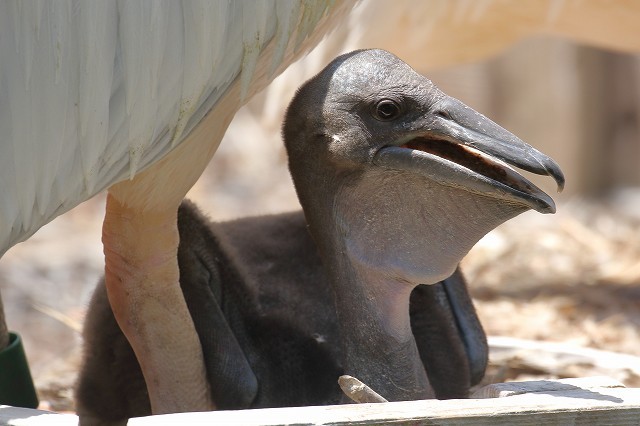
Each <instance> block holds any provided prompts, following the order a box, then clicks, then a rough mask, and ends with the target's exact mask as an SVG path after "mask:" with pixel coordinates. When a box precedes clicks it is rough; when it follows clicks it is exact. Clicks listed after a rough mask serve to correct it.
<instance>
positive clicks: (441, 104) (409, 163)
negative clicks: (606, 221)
mask: <svg viewBox="0 0 640 426" xmlns="http://www.w3.org/2000/svg"><path fill="white" fill-rule="evenodd" d="M432 111H433V112H432V113H430V114H429V117H428V118H425V119H424V123H423V124H422V125H419V126H417V128H414V129H413V130H412V131H411V132H409V133H408V134H407V135H405V136H403V137H401V138H399V139H397V140H395V141H394V142H393V143H392V144H390V145H387V146H385V147H383V148H382V149H380V150H379V151H378V152H377V153H376V155H375V157H374V162H375V163H376V164H378V165H381V166H384V167H390V168H394V169H402V170H407V169H410V170H411V171H414V172H417V173H420V174H423V175H426V176H427V177H429V178H431V179H433V180H436V181H438V182H440V183H442V184H444V185H450V186H455V187H458V188H464V189H466V190H468V191H471V192H475V193H481V194H483V195H488V196H491V197H495V198H501V199H505V200H507V201H511V202H519V203H521V204H525V205H526V206H527V207H529V208H532V209H534V210H537V211H539V212H540V213H554V212H555V203H554V202H553V199H552V198H551V197H550V196H549V195H547V194H546V193H545V192H544V191H542V190H541V189H539V188H538V187H537V186H535V185H534V184H533V183H532V182H530V181H529V180H528V179H526V178H525V177H524V176H522V175H521V174H520V173H518V172H517V171H516V170H514V168H512V167H510V166H509V165H511V166H515V167H517V168H520V169H522V170H526V171H529V172H532V173H535V174H539V175H548V176H551V177H552V178H553V179H554V180H555V181H556V184H557V187H558V192H560V191H562V188H563V187H564V176H563V174H562V171H561V170H560V167H559V166H558V164H557V163H556V162H555V161H553V160H552V159H551V158H549V157H548V156H546V155H544V154H543V153H541V152H540V151H538V150H536V149H535V148H533V147H532V146H530V145H528V144H527V143H525V142H524V141H522V140H521V139H520V138H518V137H517V136H515V135H513V134H512V133H510V132H508V131H507V130H505V129H503V128H502V127H500V126H498V125H497V124H496V123H494V122H493V121H491V120H489V119H488V118H487V117H485V116H483V115H482V114H480V113H478V112H476V111H474V110H473V109H471V108H469V107H468V106H466V105H465V104H463V103H462V102H460V101H458V100H457V99H454V98H452V97H449V96H444V97H443V98H442V99H441V100H440V101H438V102H437V103H436V104H435V105H434V106H433V108H432Z"/></svg>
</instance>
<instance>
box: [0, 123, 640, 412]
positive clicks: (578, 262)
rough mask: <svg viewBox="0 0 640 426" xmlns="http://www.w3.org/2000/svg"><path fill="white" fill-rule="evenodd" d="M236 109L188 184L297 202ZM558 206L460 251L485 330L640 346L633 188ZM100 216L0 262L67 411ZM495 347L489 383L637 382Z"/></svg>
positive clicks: (93, 205) (92, 210) (220, 197)
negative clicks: (203, 170) (205, 164)
mask: <svg viewBox="0 0 640 426" xmlns="http://www.w3.org/2000/svg"><path fill="white" fill-rule="evenodd" d="M246 115H247V114H246ZM245 118H246V120H245V121H243V122H242V123H243V124H242V125H240V124H238V125H234V126H232V128H231V130H230V132H229V135H228V136H227V139H226V142H225V143H223V146H222V147H221V149H220V151H219V154H217V155H216V158H215V159H214V163H213V164H212V166H211V167H210V169H209V170H208V172H207V174H206V175H205V177H204V178H203V179H202V180H201V181H200V182H199V183H198V185H197V186H196V187H195V188H194V190H193V191H192V192H191V194H190V196H191V197H192V198H193V199H195V200H197V202H198V203H199V204H200V205H201V206H202V207H203V209H204V210H206V211H207V212H209V213H210V215H211V216H212V217H213V218H216V219H224V218H230V217H236V216H240V215H250V214H259V213H264V212H277V211H283V210H291V209H294V208H296V206H297V202H296V199H295V194H294V192H293V189H292V187H291V183H290V181H289V179H288V175H287V172H286V165H285V158H284V156H283V154H282V152H281V150H280V149H279V146H280V145H279V142H278V141H277V140H275V141H274V140H268V141H266V142H264V143H251V142H252V141H247V140H246V136H245V135H247V132H249V133H250V132H252V131H253V130H255V129H257V126H258V124H257V123H254V122H253V121H252V119H251V116H250V115H247V116H246V117H245ZM257 131H258V133H257V134H260V132H259V130H257ZM276 133H277V132H276ZM229 140H233V142H229ZM231 176H233V178H232V177H231ZM558 211H559V212H558V214H556V215H555V216H542V215H539V214H536V213H527V214H525V215H522V216H520V217H519V218H516V219H515V220H513V221H511V222H509V223H507V224H505V225H504V226H502V227H501V228H499V229H498V230H496V231H494V232H493V233H491V234H489V235H488V236H487V237H486V238H485V239H483V240H482V241H481V242H480V243H479V244H478V245H477V246H476V247H475V248H474V250H473V251H472V252H471V253H470V255H469V256H468V257H467V259H466V260H465V261H464V267H465V272H466V275H467V278H468V280H469V282H470V286H471V291H472V293H473V296H474V299H475V301H476V305H477V309H478V312H479V314H480V317H481V320H482V322H483V324H484V327H485V329H486V331H487V334H489V335H491V336H510V337H517V338H521V339H530V340H534V341H544V342H563V343H566V344H568V345H570V347H572V348H573V347H576V348H580V347H591V348H598V349H604V350H607V351H614V352H620V353H626V354H632V355H636V356H640V334H639V333H638V330H639V329H640V327H639V326H640V286H639V284H640V226H639V225H640V220H639V219H638V217H635V216H633V214H629V213H627V211H630V212H634V211H635V212H637V213H639V214H640V203H635V202H634V201H633V196H625V197H622V198H620V199H619V200H617V201H615V202H609V203H605V202H603V201H597V202H596V201H591V202H588V201H585V200H579V199H575V200H568V201H563V202H562V203H560V205H559V209H558ZM102 214H103V198H98V199H94V200H91V201H89V202H87V203H85V204H84V205H82V206H80V207H79V208H77V209H76V210H74V211H72V212H70V213H69V214H67V215H64V216H63V217H61V218H59V219H57V220H56V221H54V222H53V223H52V224H50V225H48V226H46V227H45V228H43V229H42V230H41V231H40V232H38V234H36V235H35V236H34V237H33V238H32V239H31V240H30V241H28V242H27V243H24V244H21V245H19V246H17V247H15V248H14V249H13V250H12V251H10V252H9V253H8V254H7V255H6V256H5V258H3V259H2V262H0V285H1V287H2V296H3V298H4V302H5V305H6V310H7V315H8V318H9V327H10V328H12V329H14V330H17V331H19V332H20V333H21V334H22V336H23V338H24V340H25V345H26V350H27V351H28V356H29V358H30V361H31V365H32V370H33V374H34V377H35V380H36V384H37V386H38V389H39V392H40V396H41V399H42V400H43V401H45V403H46V404H49V406H50V407H51V408H53V409H57V410H70V409H73V406H72V405H71V388H72V386H73V381H74V378H75V370H76V368H77V362H78V358H79V353H80V344H81V342H80V337H79V333H78V328H79V327H80V326H81V323H82V317H83V313H84V308H85V305H86V303H87V300H88V297H89V295H90V293H91V291H92V288H93V286H94V284H95V282H96V281H97V279H98V277H99V275H100V274H101V270H102V252H101V245H100V225H101V223H100V221H101V218H102ZM499 355H500V354H498V353H497V352H496V354H495V360H494V361H492V367H491V369H490V371H489V374H488V380H490V381H503V380H511V379H529V378H532V377H567V376H589V375H594V374H603V373H604V374H609V375H611V376H614V377H616V378H618V379H621V380H623V381H624V382H625V383H626V384H627V386H640V380H639V378H638V375H637V373H638V371H639V369H637V368H636V367H637V365H635V364H634V365H635V366H634V367H633V368H631V367H628V366H626V365H624V362H622V361H616V363H617V365H616V366H614V367H615V368H609V367H607V368H604V369H603V368H602V366H600V367H595V366H594V365H593V363H592V362H590V361H584V360H579V361H578V362H566V360H565V361H562V359H559V358H557V357H555V358H554V357H544V356H543V355H544V354H542V355H541V354H540V353H536V352H531V351H516V352H515V353H514V352H513V351H511V352H509V353H508V354H507V355H506V356H504V355H501V356H499ZM560 358H562V357H560ZM629 362H631V363H633V362H635V358H632V359H631V360H630V361H629ZM634 368H635V369H634Z"/></svg>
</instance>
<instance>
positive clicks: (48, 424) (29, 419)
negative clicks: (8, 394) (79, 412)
mask: <svg viewBox="0 0 640 426" xmlns="http://www.w3.org/2000/svg"><path fill="white" fill-rule="evenodd" d="M77 424H78V416H75V415H73V414H57V413H52V412H50V411H42V410H32V409H30V408H18V407H9V406H7V405H0V426H77Z"/></svg>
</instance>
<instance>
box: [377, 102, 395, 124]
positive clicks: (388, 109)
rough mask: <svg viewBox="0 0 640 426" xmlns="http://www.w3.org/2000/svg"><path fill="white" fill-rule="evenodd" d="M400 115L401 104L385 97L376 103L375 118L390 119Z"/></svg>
mask: <svg viewBox="0 0 640 426" xmlns="http://www.w3.org/2000/svg"><path fill="white" fill-rule="evenodd" d="M398 115H400V105H399V104H398V103H397V102H396V101H392V100H391V99H383V100H381V101H380V102H378V103H377V104H376V109H375V114H374V116H375V118H377V119H378V120H381V121H389V120H393V119H394V118H396V117H397V116H398Z"/></svg>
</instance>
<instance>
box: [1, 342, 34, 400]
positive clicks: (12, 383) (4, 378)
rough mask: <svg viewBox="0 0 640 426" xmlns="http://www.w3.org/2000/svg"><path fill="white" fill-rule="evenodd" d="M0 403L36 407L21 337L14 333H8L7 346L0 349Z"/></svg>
mask: <svg viewBox="0 0 640 426" xmlns="http://www.w3.org/2000/svg"><path fill="white" fill-rule="evenodd" d="M0 405H11V406H13V407H25V408H37V407H38V396H37V395H36V388H35V386H34V385H33V379H31V372H30V371H29V364H27V358H26V356H25V355H24V348H23V347H22V339H20V336H19V335H18V334H16V333H9V346H7V347H6V348H4V349H3V350H1V351H0Z"/></svg>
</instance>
